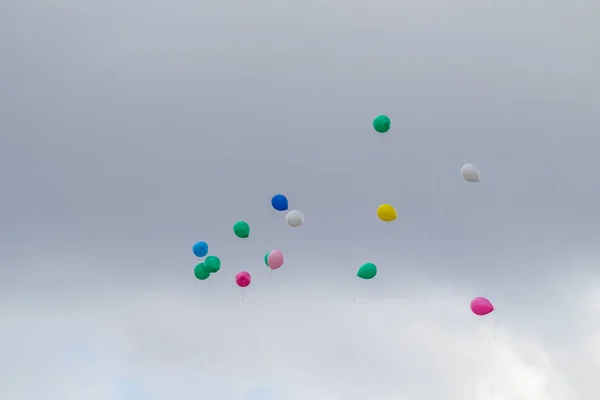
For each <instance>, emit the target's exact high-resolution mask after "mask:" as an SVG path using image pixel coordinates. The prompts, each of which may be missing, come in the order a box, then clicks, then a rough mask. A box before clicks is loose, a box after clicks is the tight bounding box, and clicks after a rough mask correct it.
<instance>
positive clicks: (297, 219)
mask: <svg viewBox="0 0 600 400" xmlns="http://www.w3.org/2000/svg"><path fill="white" fill-rule="evenodd" d="M285 221H286V222H287V224H288V225H289V226H291V227H292V228H297V227H299V226H300V225H302V223H303V222H304V214H302V213H301V212H300V211H298V210H292V211H290V212H289V213H287V215H286V216H285Z"/></svg>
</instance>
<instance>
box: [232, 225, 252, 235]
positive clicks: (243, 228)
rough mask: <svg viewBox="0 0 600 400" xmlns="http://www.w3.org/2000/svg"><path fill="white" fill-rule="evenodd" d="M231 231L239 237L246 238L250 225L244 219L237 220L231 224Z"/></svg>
mask: <svg viewBox="0 0 600 400" xmlns="http://www.w3.org/2000/svg"><path fill="white" fill-rule="evenodd" d="M233 233H235V236H237V237H239V238H240V239H246V238H247V237H248V236H250V225H248V223H246V222H244V221H238V222H236V223H235V225H233Z"/></svg>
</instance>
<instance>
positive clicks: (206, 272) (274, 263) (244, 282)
mask: <svg viewBox="0 0 600 400" xmlns="http://www.w3.org/2000/svg"><path fill="white" fill-rule="evenodd" d="M271 206H272V207H273V208H274V209H275V210H277V211H287V213H286V216H285V221H286V223H287V224H288V225H289V226H291V227H292V228H297V227H299V226H300V225H302V223H303V222H304V214H302V213H301V212H300V211H298V210H291V211H288V210H289V202H288V199H287V197H285V196H284V195H282V194H276V195H275V196H273V198H272V199H271ZM233 234H234V235H235V236H237V237H238V238H240V239H247V238H248V237H249V236H250V225H248V223H247V222H246V221H238V222H236V223H235V224H234V225H233ZM192 251H193V253H194V255H195V256H196V257H199V258H204V257H206V256H207V255H208V244H207V243H206V242H204V241H201V242H197V243H196V244H194V246H193V247H192ZM283 261H284V255H283V252H282V251H281V250H271V251H269V252H268V253H267V254H265V264H266V265H267V267H269V268H271V270H276V269H279V268H281V267H282V266H283ZM220 269H221V260H220V259H219V258H218V257H216V256H209V257H207V258H206V259H205V260H204V261H203V262H201V263H199V264H198V265H196V267H195V268H194V275H195V276H196V278H197V279H199V280H202V281H203V280H206V279H208V278H209V277H210V276H211V274H213V273H216V272H218V271H219V270H220ZM235 283H236V284H237V285H238V286H239V287H241V288H245V287H248V286H250V284H251V283H252V275H251V274H250V272H248V271H241V272H238V273H237V274H236V275H235Z"/></svg>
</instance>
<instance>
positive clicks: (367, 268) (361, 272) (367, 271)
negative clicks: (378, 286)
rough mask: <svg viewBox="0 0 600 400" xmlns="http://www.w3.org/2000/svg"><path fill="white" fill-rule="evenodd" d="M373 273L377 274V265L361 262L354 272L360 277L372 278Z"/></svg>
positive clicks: (373, 276)
mask: <svg viewBox="0 0 600 400" xmlns="http://www.w3.org/2000/svg"><path fill="white" fill-rule="evenodd" d="M375 275H377V267H376V266H375V264H373V263H366V264H363V265H362V267H360V268H359V269H358V272H357V273H356V276H358V277H359V278H361V279H373V278H375Z"/></svg>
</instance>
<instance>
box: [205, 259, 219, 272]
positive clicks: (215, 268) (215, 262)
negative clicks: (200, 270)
mask: <svg viewBox="0 0 600 400" xmlns="http://www.w3.org/2000/svg"><path fill="white" fill-rule="evenodd" d="M204 268H205V269H206V270H207V271H208V272H211V273H215V272H219V270H220V269H221V260H220V259H219V257H217V256H208V257H206V260H204Z"/></svg>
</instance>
